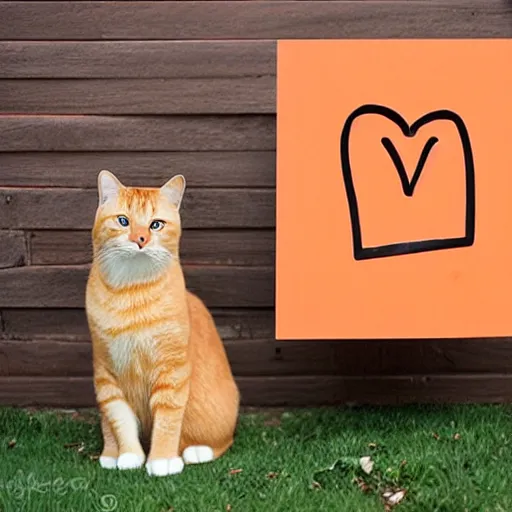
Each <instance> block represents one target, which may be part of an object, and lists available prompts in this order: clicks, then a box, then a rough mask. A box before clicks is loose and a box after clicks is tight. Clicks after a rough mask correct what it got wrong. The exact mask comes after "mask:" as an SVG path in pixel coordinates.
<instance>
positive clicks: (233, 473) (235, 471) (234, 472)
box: [229, 469, 243, 475]
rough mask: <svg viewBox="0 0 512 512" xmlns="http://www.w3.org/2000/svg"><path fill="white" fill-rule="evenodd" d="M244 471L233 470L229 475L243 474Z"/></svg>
mask: <svg viewBox="0 0 512 512" xmlns="http://www.w3.org/2000/svg"><path fill="white" fill-rule="evenodd" d="M242 471H243V469H232V470H231V471H230V472H229V474H230V475H238V473H241V472H242Z"/></svg>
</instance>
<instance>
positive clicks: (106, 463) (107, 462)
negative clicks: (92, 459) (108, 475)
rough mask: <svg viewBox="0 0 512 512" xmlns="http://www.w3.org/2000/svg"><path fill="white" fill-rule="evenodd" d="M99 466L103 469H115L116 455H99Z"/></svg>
mask: <svg viewBox="0 0 512 512" xmlns="http://www.w3.org/2000/svg"><path fill="white" fill-rule="evenodd" d="M99 462H100V466H101V467H102V468H103V469H116V468H117V458H116V457H108V456H106V455H101V456H100V460H99Z"/></svg>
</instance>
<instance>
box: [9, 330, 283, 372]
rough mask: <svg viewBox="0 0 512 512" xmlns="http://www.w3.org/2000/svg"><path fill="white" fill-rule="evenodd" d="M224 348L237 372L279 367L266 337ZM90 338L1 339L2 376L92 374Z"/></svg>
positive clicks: (233, 369) (233, 342) (267, 370)
mask: <svg viewBox="0 0 512 512" xmlns="http://www.w3.org/2000/svg"><path fill="white" fill-rule="evenodd" d="M224 346H225V349H226V352H227V355H228V358H229V361H230V364H231V369H232V371H233V374H234V375H255V376H256V375H266V374H268V373H269V366H270V368H271V370H272V369H273V370H274V371H275V370H276V369H277V368H276V365H275V364H273V362H274V360H275V351H274V347H273V344H272V343H269V342H265V341H252V340H236V341H233V340H231V341H226V342H225V344H224ZM92 374H93V367H92V345H91V343H90V342H68V341H54V340H42V339H40V340H37V341H13V340H2V339H0V377H2V376H5V377H8V376H11V377H35V376H38V377H64V376H65V377H83V376H87V377H88V376H92Z"/></svg>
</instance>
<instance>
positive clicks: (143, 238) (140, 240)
mask: <svg viewBox="0 0 512 512" xmlns="http://www.w3.org/2000/svg"><path fill="white" fill-rule="evenodd" d="M129 240H130V242H135V243H136V244H137V245H138V246H139V249H142V248H143V247H145V246H146V245H147V243H148V242H149V237H148V236H147V235H145V234H141V233H140V232H138V233H137V232H136V233H131V234H130V236H129Z"/></svg>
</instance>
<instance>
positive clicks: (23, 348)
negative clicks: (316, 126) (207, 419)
mask: <svg viewBox="0 0 512 512" xmlns="http://www.w3.org/2000/svg"><path fill="white" fill-rule="evenodd" d="M0 19H1V20H2V22H1V23H0V269H1V270H0V403H2V404H15V405H29V404H38V405H51V406H87V405H91V404H94V394H93V387H92V379H91V375H92V367H91V347H90V342H89V338H88V332H87V326H86V321H85V315H84V310H83V307H84V285H85V281H86V277H87V272H88V264H89V262H90V259H91V253H90V235H89V232H88V230H89V229H90V227H91V225H92V221H93V215H94V211H95V207H96V190H95V186H96V177H97V173H98V171H99V170H101V169H103V168H108V169H110V170H112V171H113V172H115V173H116V174H117V175H118V176H119V177H120V178H121V179H122V180H123V181H124V182H125V183H126V184H128V185H148V186H150V185H155V186H156V185H161V184H163V183H164V181H165V180H167V179H168V178H169V177H170V176H172V175H173V173H176V172H180V173H183V174H185V176H186V178H187V181H188V185H189V188H188V190H187V194H186V197H185V200H184V206H183V209H184V213H183V216H184V226H185V232H184V236H183V244H182V255H183V256H182V257H183V262H184V264H185V267H186V277H187V281H188V285H189V287H190V288H191V289H193V290H195V291H196V292H197V293H198V294H199V295H200V296H201V297H202V298H203V299H204V300H205V301H206V303H207V304H208V306H210V308H212V309H213V311H214V314H215V318H216V321H217V324H218V327H219V329H220V331H221V334H222V336H223V338H224V340H225V344H226V347H227V351H228V354H229V357H230V361H231V363H232V367H233V370H234V373H235V375H236V377H237V380H238V383H239V385H240V389H241V391H242V396H243V402H244V403H245V404H246V405H318V404H335V403H392V404H393V403H396V404H399V403H407V402H431V401H442V402H464V401H472V402H481V401H511V399H512V339H510V340H503V339H501V340H489V339H486V340H444V341H443V340H437V341H432V340H430V341H429V340H414V341H396V340H387V341H336V342H331V341H315V342H293V341H290V342H288V341H287V342H276V341H275V339H274V326H273V323H274V318H273V309H272V308H273V303H274V268H273V265H274V253H275V244H274V226H275V219H274V213H275V190H274V188H275V92H276V91H275V82H276V80H275V69H276V39H280V38H471V37H476V38H481V37H495V38H498V37H499V38H510V37H512V4H511V3H510V2H507V1H499V0H467V1H464V0H438V1H434V0H432V1H422V0H407V1H369V0H358V1H335V0H330V1H316V0H315V1H289V0H285V1H274V0H263V1H251V0H249V1H211V0H210V1H203V2H196V1H148V2H140V1H126V2H116V1H101V2H96V1H80V0H77V1H53V2H52V1H49V2H40V1H8V2H0ZM511 64H512V63H511ZM319 257H320V258H321V255H319ZM319 263H320V264H321V261H320V262H319ZM511 335H512V333H511Z"/></svg>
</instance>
